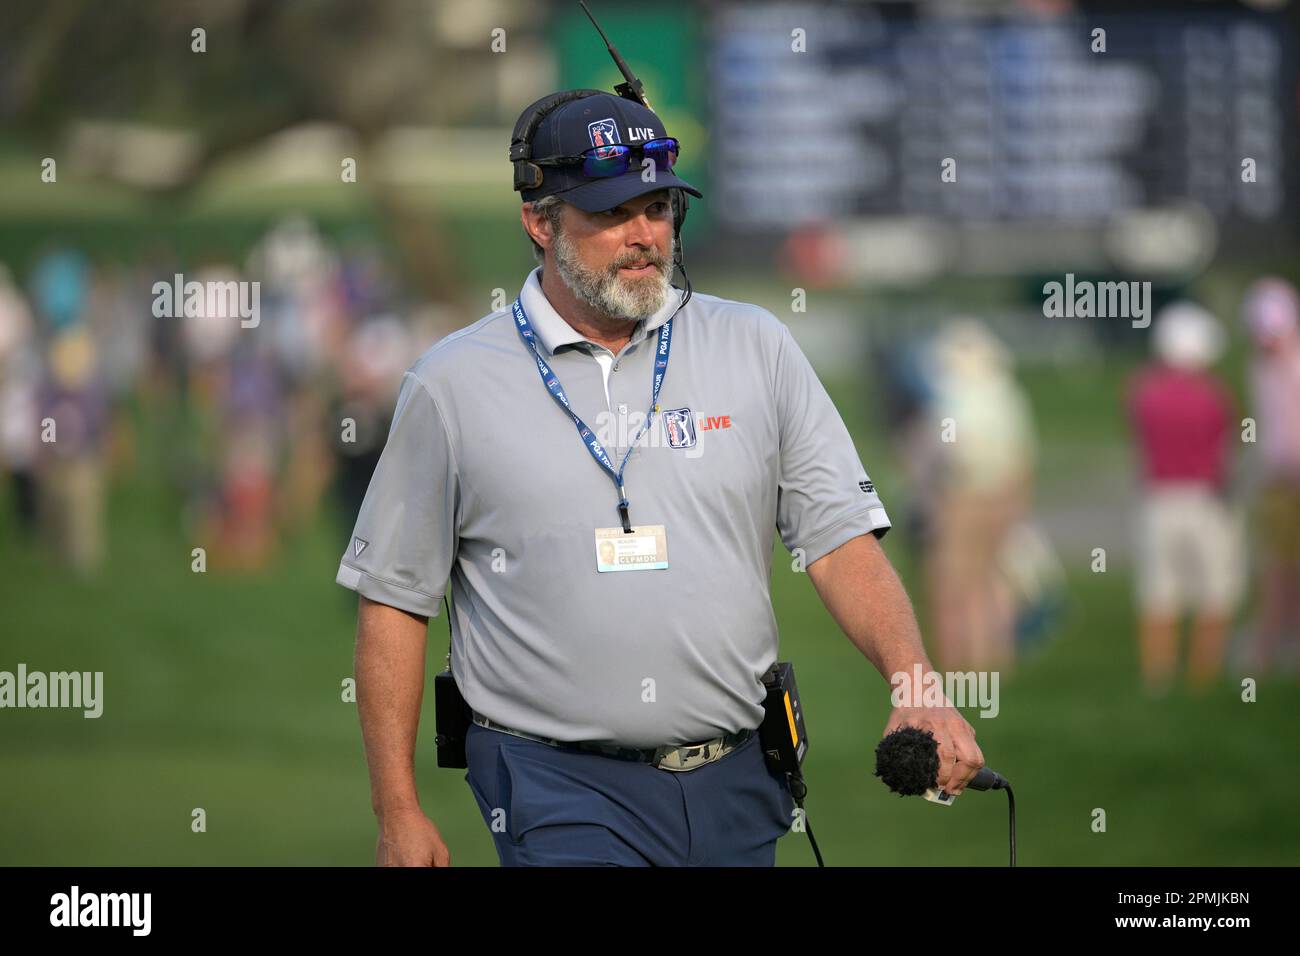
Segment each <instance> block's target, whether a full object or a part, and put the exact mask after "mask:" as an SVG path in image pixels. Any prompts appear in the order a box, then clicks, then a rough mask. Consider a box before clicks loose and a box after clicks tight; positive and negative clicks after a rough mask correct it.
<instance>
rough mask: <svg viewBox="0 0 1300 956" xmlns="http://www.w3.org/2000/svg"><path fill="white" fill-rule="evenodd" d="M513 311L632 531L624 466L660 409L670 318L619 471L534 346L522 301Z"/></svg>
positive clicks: (544, 375) (541, 370)
mask: <svg viewBox="0 0 1300 956" xmlns="http://www.w3.org/2000/svg"><path fill="white" fill-rule="evenodd" d="M514 313H515V328H516V329H518V330H519V337H520V338H521V339H523V340H524V345H526V346H528V348H530V349H531V350H532V353H533V358H534V359H536V360H537V371H538V372H539V373H540V374H541V376H542V382H543V384H545V385H546V390H547V391H548V392H550V393H551V398H553V399H555V401H556V402H558V403H559V405H560V407H561V408H563V409H564V410H565V411H566V412H568V413H569V417H570V418H572V419H573V424H574V425H575V426H576V427H577V429H578V435H579V436H581V438H582V442H583V444H584V445H586V446H587V451H589V452H590V453H591V457H592V458H594V459H596V464H598V465H600V467H601V468H603V469H605V473H606V474H607V475H609V477H610V478H611V479H613V481H614V487H615V488H617V489H618V516H619V518H620V520H622V522H623V531H624V532H625V533H626V534H631V533H632V523H631V521H630V520H629V518H628V514H627V492H626V491H625V490H624V488H623V469H624V468H626V467H627V460H628V459H629V458H631V457H632V449H633V448H635V447H636V443H637V439H639V438H640V437H641V435H642V434H643V433H644V432H645V430H646V429H647V428H649V427H650V422H651V421H652V420H653V419H654V414H655V412H657V411H659V389H660V387H661V386H662V385H663V383H664V375H666V374H667V373H668V350H669V348H670V347H671V346H672V342H673V320H672V319H669V320H668V321H667V322H665V323H664V324H663V325H662V326H660V328H659V343H658V347H657V350H656V354H655V368H654V378H653V380H652V384H651V389H650V409H649V410H648V411H647V412H646V418H645V421H644V422H642V423H641V427H640V429H638V431H637V433H636V437H634V438H633V439H632V442H631V445H630V446H629V447H628V450H627V454H626V455H624V456H623V461H622V463H621V464H620V465H619V466H618V471H615V470H614V464H613V462H611V461H610V458H609V455H608V454H607V453H606V451H605V447H604V446H603V445H602V444H601V443H600V441H599V439H597V438H596V436H595V434H593V433H592V431H591V429H590V428H588V427H587V423H586V422H584V421H583V420H582V419H581V418H579V417H578V414H577V412H575V411H574V410H573V407H572V406H571V405H570V404H569V396H568V395H566V394H564V386H563V385H561V384H560V379H559V377H558V376H557V375H556V374H555V373H554V372H553V371H552V370H551V367H550V366H549V365H547V364H546V362H545V360H544V359H543V358H542V353H541V351H540V350H539V349H538V348H537V336H536V334H535V333H534V332H533V327H532V326H531V325H530V324H529V322H528V314H527V313H526V312H524V304H523V303H522V302H521V301H520V300H519V299H515V304H514Z"/></svg>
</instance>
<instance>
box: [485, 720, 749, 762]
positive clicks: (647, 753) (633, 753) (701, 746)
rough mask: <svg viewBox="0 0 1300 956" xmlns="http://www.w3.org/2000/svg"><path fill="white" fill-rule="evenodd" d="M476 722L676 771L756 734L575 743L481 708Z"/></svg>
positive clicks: (577, 750)
mask: <svg viewBox="0 0 1300 956" xmlns="http://www.w3.org/2000/svg"><path fill="white" fill-rule="evenodd" d="M474 723H476V724H478V725H479V726H480V727H486V728H487V729H488V730H499V731H501V732H502V733H506V734H513V735H514V736H516V737H523V738H524V739H525V740H535V741H537V742H538V743H542V744H547V745H549V746H551V747H554V748H556V749H557V750H564V751H568V752H571V753H594V754H600V755H601V756H605V757H613V758H614V759H615V760H633V761H636V762H638V763H648V764H650V766H652V767H655V768H656V769H659V770H673V771H682V770H694V769H695V768H696V767H702V766H704V765H705V764H708V763H713V762H714V761H715V760H720V759H721V758H722V757H724V756H726V755H727V754H729V753H731V751H733V750H735V749H736V748H737V747H739V746H740V745H741V744H743V743H744V742H745V741H746V740H748V739H749V738H750V737H752V736H754V731H753V730H749V729H745V730H741V731H738V732H737V733H734V734H726V735H724V736H722V737H714V738H713V739H712V740H705V741H703V742H702V743H697V744H683V745H681V746H678V747H673V746H668V745H665V746H663V747H621V746H619V745H618V744H606V743H600V742H598V741H579V742H576V743H573V742H569V741H563V740H552V739H551V738H550V737H538V736H537V735H536V734H527V733H524V732H523V731H522V730H515V729H514V728H512V727H505V726H502V725H501V724H498V723H497V722H496V721H492V720H488V719H487V718H486V717H484V716H483V715H482V714H480V713H478V712H477V711H474Z"/></svg>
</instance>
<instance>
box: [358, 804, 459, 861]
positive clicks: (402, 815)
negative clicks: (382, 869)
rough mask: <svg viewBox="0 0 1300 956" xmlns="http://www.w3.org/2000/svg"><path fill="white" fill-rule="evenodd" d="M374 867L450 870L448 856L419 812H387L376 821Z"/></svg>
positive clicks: (428, 820) (426, 818)
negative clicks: (377, 824) (419, 867)
mask: <svg viewBox="0 0 1300 956" xmlns="http://www.w3.org/2000/svg"><path fill="white" fill-rule="evenodd" d="M375 866H451V852H450V851H449V850H448V849H447V844H446V843H444V842H443V841H442V834H441V833H439V832H438V828H437V827H436V826H434V824H433V821H432V820H430V819H429V818H428V817H426V816H425V815H424V814H423V813H422V812H421V811H420V810H418V809H413V810H396V811H390V812H388V813H386V814H384V815H383V816H382V817H380V818H379V841H378V843H377V844H376V845H375Z"/></svg>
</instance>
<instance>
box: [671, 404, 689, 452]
mask: <svg viewBox="0 0 1300 956" xmlns="http://www.w3.org/2000/svg"><path fill="white" fill-rule="evenodd" d="M664 437H665V438H667V439H668V447H669V448H694V447H695V416H694V415H692V414H691V410H690V409H689V408H670V409H667V410H666V411H665V412H664Z"/></svg>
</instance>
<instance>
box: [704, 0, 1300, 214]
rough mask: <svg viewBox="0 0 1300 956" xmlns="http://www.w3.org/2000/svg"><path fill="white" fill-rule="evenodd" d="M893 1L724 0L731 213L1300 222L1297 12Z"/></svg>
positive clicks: (722, 136)
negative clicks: (963, 9)
mask: <svg viewBox="0 0 1300 956" xmlns="http://www.w3.org/2000/svg"><path fill="white" fill-rule="evenodd" d="M1134 6H1135V7H1137V6H1138V5H1136V4H1135V5H1134ZM881 9H882V8H880V7H875V6H865V5H854V6H834V5H821V4H807V5H803V4H780V5H773V6H763V5H755V4H749V3H728V4H724V5H723V6H722V7H720V8H719V9H718V11H717V13H716V15H715V16H714V17H713V19H712V22H711V30H710V33H709V37H710V44H711V54H712V55H711V57H710V62H711V64H712V76H711V88H712V91H713V100H712V102H711V108H712V124H711V129H710V142H711V165H712V167H713V176H712V180H713V190H712V194H711V195H710V203H711V204H712V205H713V208H714V212H715V214H717V215H718V216H719V217H720V220H721V222H722V223H723V224H724V225H725V226H728V227H730V228H732V229H736V230H746V231H750V230H754V229H756V228H757V229H764V228H767V229H772V230H774V231H780V230H783V229H784V228H787V227H792V226H798V225H800V224H803V223H808V222H816V221H824V220H828V219H840V218H844V217H877V216H900V215H902V216H908V215H916V216H930V217H935V218H938V219H942V220H954V219H955V220H959V221H971V222H977V221H993V222H1004V223H1015V222H1025V223H1036V224H1050V223H1065V224H1081V225H1087V224H1090V223H1098V224H1100V223H1102V222H1104V221H1106V220H1107V219H1108V218H1110V217H1112V216H1115V215H1116V214H1119V213H1123V212H1127V211H1133V210H1140V209H1144V208H1151V207H1160V206H1165V205H1169V204H1174V203H1178V202H1181V201H1184V200H1189V199H1190V200H1193V201H1195V202H1196V203H1198V204H1200V205H1202V206H1203V207H1204V208H1205V209H1207V210H1208V211H1209V213H1210V215H1212V216H1213V217H1214V219H1215V220H1216V221H1217V222H1218V223H1219V224H1220V226H1221V228H1222V229H1223V232H1224V238H1228V237H1230V236H1231V235H1232V233H1233V231H1234V230H1236V231H1238V232H1250V233H1251V234H1253V235H1261V234H1263V235H1273V236H1277V235H1280V234H1286V235H1288V236H1290V237H1292V238H1295V233H1294V224H1295V223H1296V222H1297V220H1300V216H1297V203H1296V196H1295V195H1294V190H1295V189H1296V183H1297V181H1300V176H1297V172H1298V171H1300V170H1298V169H1297V148H1296V92H1297V81H1296V77H1297V71H1296V37H1295V33H1294V29H1293V27H1292V24H1291V22H1290V21H1288V20H1286V19H1284V18H1282V17H1280V16H1276V15H1264V14H1260V13H1257V12H1254V11H1250V10H1246V9H1244V8H1240V7H1229V6H1213V7H1209V6H1205V7H1200V6H1198V7H1193V8H1191V9H1190V10H1184V11H1182V12H1168V13H1159V12H1141V10H1140V8H1139V9H1133V10H1132V12H1129V11H1120V12H1113V11H1109V10H1108V11H1105V12H1101V11H1099V12H1097V13H1095V14H1094V13H1090V12H1088V11H1087V10H1084V11H1082V12H1079V11H1076V12H1075V13H1073V14H1071V15H1069V16H1061V17H1056V18H1044V17H1036V18H1033V19H1028V18H1023V17H1021V18H1008V17H999V18H988V19H970V18H942V19H936V18H921V17H918V16H916V14H915V10H914V9H913V8H912V7H910V6H908V7H904V8H902V9H901V10H899V11H896V12H893V13H891V14H890V15H888V16H886V15H882V13H881V12H880V10H881ZM883 9H884V10H886V11H887V12H889V11H891V10H892V8H891V7H889V6H886V7H884V8H883ZM799 30H802V31H803V33H802V36H801V35H800V34H799V33H798V31H799ZM1098 30H1100V31H1104V32H1102V33H1097V32H1095V31H1098ZM801 42H802V44H803V47H804V50H805V52H799V53H796V52H794V51H793V50H792V49H791V46H792V44H794V45H798V44H800V43H801ZM1103 45H1104V50H1103V49H1101V48H1102V47H1103ZM945 172H946V173H948V175H947V176H946V177H945ZM1243 174H1244V176H1245V179H1247V180H1253V181H1243ZM945 180H947V181H945Z"/></svg>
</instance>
